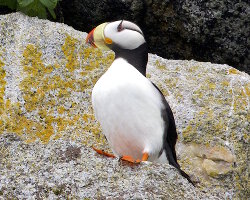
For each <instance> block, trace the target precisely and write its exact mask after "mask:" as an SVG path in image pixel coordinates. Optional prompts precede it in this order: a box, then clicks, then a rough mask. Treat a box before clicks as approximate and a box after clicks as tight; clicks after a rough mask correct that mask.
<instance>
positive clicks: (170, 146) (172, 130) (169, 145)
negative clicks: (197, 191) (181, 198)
mask: <svg viewBox="0 0 250 200" xmlns="http://www.w3.org/2000/svg"><path fill="white" fill-rule="evenodd" d="M166 108H167V109H166V111H167V112H166V113H167V118H168V122H169V123H168V127H165V131H166V132H167V133H165V134H164V135H165V137H166V138H164V141H165V142H164V146H163V148H164V150H165V151H166V155H167V158H168V161H169V164H170V165H172V166H174V167H175V168H176V169H177V170H178V171H179V172H180V174H181V175H182V176H183V177H185V178H186V179H187V180H188V181H189V182H190V183H191V184H192V185H193V186H195V184H194V182H193V181H192V180H191V179H190V177H189V175H188V174H186V172H184V171H183V170H182V169H181V167H180V165H179V164H178V162H177V158H176V151H175V144H176V141H177V138H178V135H177V132H176V126H175V120H174V115H173V113H172V110H171V108H170V107H169V105H168V104H167V107H166Z"/></svg>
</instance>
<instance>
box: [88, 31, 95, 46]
mask: <svg viewBox="0 0 250 200" xmlns="http://www.w3.org/2000/svg"><path fill="white" fill-rule="evenodd" d="M94 31H95V28H94V29H93V30H92V31H90V32H89V34H88V36H87V38H86V44H90V45H91V46H92V47H95V48H96V45H95V41H94Z"/></svg>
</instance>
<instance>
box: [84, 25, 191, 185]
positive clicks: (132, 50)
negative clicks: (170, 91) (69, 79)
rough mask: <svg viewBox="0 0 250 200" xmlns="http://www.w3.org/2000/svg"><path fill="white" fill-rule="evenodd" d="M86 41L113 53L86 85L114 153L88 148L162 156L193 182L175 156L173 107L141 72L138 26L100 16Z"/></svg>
mask: <svg viewBox="0 0 250 200" xmlns="http://www.w3.org/2000/svg"><path fill="white" fill-rule="evenodd" d="M86 43H87V44H90V45H91V46H92V47H95V48H99V49H101V50H112V51H114V53H115V59H114V61H113V63H112V64H111V66H110V67H109V68H108V70H107V71H106V72H105V73H104V74H103V75H102V76H101V77H100V79H99V80H98V81H97V82H96V84H95V85H94V87H93V90H92V106H93V110H94V113H95V117H96V118H97V120H98V121H99V123H100V125H101V128H102V131H103V133H104V135H105V137H106V139H107V141H108V143H109V145H110V147H111V149H112V151H113V154H114V155H113V154H109V153H106V152H104V151H102V150H99V149H97V148H95V147H93V148H94V150H95V151H96V152H98V153H99V154H103V155H106V156H109V157H118V158H119V159H121V160H125V161H128V162H131V163H140V162H142V161H151V162H159V163H166V162H168V163H169V164H170V165H172V166H174V167H175V168H176V169H177V170H178V171H179V173H180V174H181V175H182V176H183V177H185V178H186V179H187V180H188V181H189V182H190V183H191V184H193V185H194V183H193V181H192V180H191V178H190V177H189V175H188V174H186V173H185V172H184V171H183V170H182V169H181V167H180V165H179V164H178V162H177V157H176V150H175V145H176V141H177V138H178V134H177V131H176V125H175V119H174V115H173V112H172V110H171V108H170V106H169V104H168V102H167V101H166V99H165V97H164V95H163V94H162V92H161V91H160V89H159V88H158V87H157V86H156V85H155V84H154V83H153V82H152V81H150V80H149V79H148V78H147V77H146V67H147V63H148V46H147V42H146V40H145V37H144V34H143V32H142V30H141V28H140V27H139V26H138V25H136V24H135V23H133V22H130V21H127V20H118V21H113V22H105V23H102V24H100V25H98V26H97V27H96V28H94V29H93V30H92V31H90V32H89V34H88V35H87V37H86Z"/></svg>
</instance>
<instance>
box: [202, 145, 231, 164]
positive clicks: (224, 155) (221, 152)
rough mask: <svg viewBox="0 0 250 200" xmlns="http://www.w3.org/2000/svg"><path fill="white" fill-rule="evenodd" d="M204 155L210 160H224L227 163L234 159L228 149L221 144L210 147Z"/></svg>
mask: <svg viewBox="0 0 250 200" xmlns="http://www.w3.org/2000/svg"><path fill="white" fill-rule="evenodd" d="M206 157H207V158H208V159H211V160H224V161H226V162H229V163H232V162H234V161H235V156H234V155H233V154H232V153H231V152H230V151H229V150H228V149H226V148H225V147H222V146H215V147H212V148H211V149H210V150H209V151H208V152H207V155H206Z"/></svg>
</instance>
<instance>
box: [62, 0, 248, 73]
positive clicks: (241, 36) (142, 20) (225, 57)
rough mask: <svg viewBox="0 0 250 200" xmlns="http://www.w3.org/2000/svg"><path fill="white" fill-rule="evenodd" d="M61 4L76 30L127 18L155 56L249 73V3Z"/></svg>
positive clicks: (134, 0)
mask: <svg viewBox="0 0 250 200" xmlns="http://www.w3.org/2000/svg"><path fill="white" fill-rule="evenodd" d="M61 6H62V10H63V15H64V19H65V23H67V24H69V25H71V26H73V27H74V28H76V29H78V30H81V31H90V29H91V28H93V27H95V26H96V25H98V24H100V23H103V22H104V21H110V20H119V19H128V20H131V21H134V22H136V23H138V24H139V25H140V26H141V28H142V29H143V31H144V33H145V36H146V38H147V41H148V43H149V47H150V51H151V52H153V53H156V54H158V55H160V56H163V57H165V58H168V59H196V60H200V61H210V62H214V63H222V64H224V63H226V64H229V65H231V66H233V67H235V68H237V69H239V70H243V71H246V72H247V73H250V52H249V49H250V40H249V39H248V38H249V32H250V25H249V24H250V4H249V1H247V0H242V1H238V0H223V1H221V0H217V1H198V0H191V1H190V0H181V1H175V0H165V1H162V0H154V1H152V0H144V1H141V0H117V1H113V0H104V1H99V0H77V1H76V0H75V1H71V0H65V1H62V3H61Z"/></svg>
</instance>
